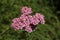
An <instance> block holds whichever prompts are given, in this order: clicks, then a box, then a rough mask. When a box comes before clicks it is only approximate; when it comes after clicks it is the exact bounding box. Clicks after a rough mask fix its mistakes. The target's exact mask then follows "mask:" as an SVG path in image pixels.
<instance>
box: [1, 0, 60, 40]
mask: <svg viewBox="0 0 60 40" xmlns="http://www.w3.org/2000/svg"><path fill="white" fill-rule="evenodd" d="M57 2H59V0H57ZM55 3H56V1H55V2H54V1H53V0H0V40H60V19H59V18H60V16H59V14H60V12H59V10H58V9H59V8H58V9H57V6H56V5H57V4H55ZM23 6H28V7H31V8H32V10H33V13H32V15H33V14H34V13H35V12H39V13H42V14H43V15H44V16H45V21H46V23H45V24H44V25H42V24H38V26H37V29H36V30H35V31H34V32H32V33H27V32H25V31H23V30H18V31H15V30H14V29H13V28H12V27H11V23H12V19H13V18H15V17H19V16H20V15H21V14H22V13H21V11H20V9H21V8H22V7H23Z"/></svg>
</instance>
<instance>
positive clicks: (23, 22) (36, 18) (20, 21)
mask: <svg viewBox="0 0 60 40" xmlns="http://www.w3.org/2000/svg"><path fill="white" fill-rule="evenodd" d="M21 11H22V13H23V14H22V15H21V16H20V17H19V18H14V19H13V20H12V21H13V23H12V27H13V28H14V29H15V30H22V29H24V30H25V31H27V32H29V33H31V32H32V31H33V30H35V29H36V27H37V25H38V23H41V24H44V23H45V20H44V16H43V15H42V14H40V13H36V14H35V15H33V16H31V15H29V14H31V13H32V9H31V8H30V7H27V6H25V7H23V8H22V9H21Z"/></svg>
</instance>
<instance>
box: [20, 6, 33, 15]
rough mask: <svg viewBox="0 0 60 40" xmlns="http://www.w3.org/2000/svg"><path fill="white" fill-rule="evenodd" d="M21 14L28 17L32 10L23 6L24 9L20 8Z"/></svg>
mask: <svg viewBox="0 0 60 40" xmlns="http://www.w3.org/2000/svg"><path fill="white" fill-rule="evenodd" d="M21 12H22V13H23V14H24V15H28V14H31V13H32V9H31V8H30V7H27V6H25V7H22V9H21Z"/></svg>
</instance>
